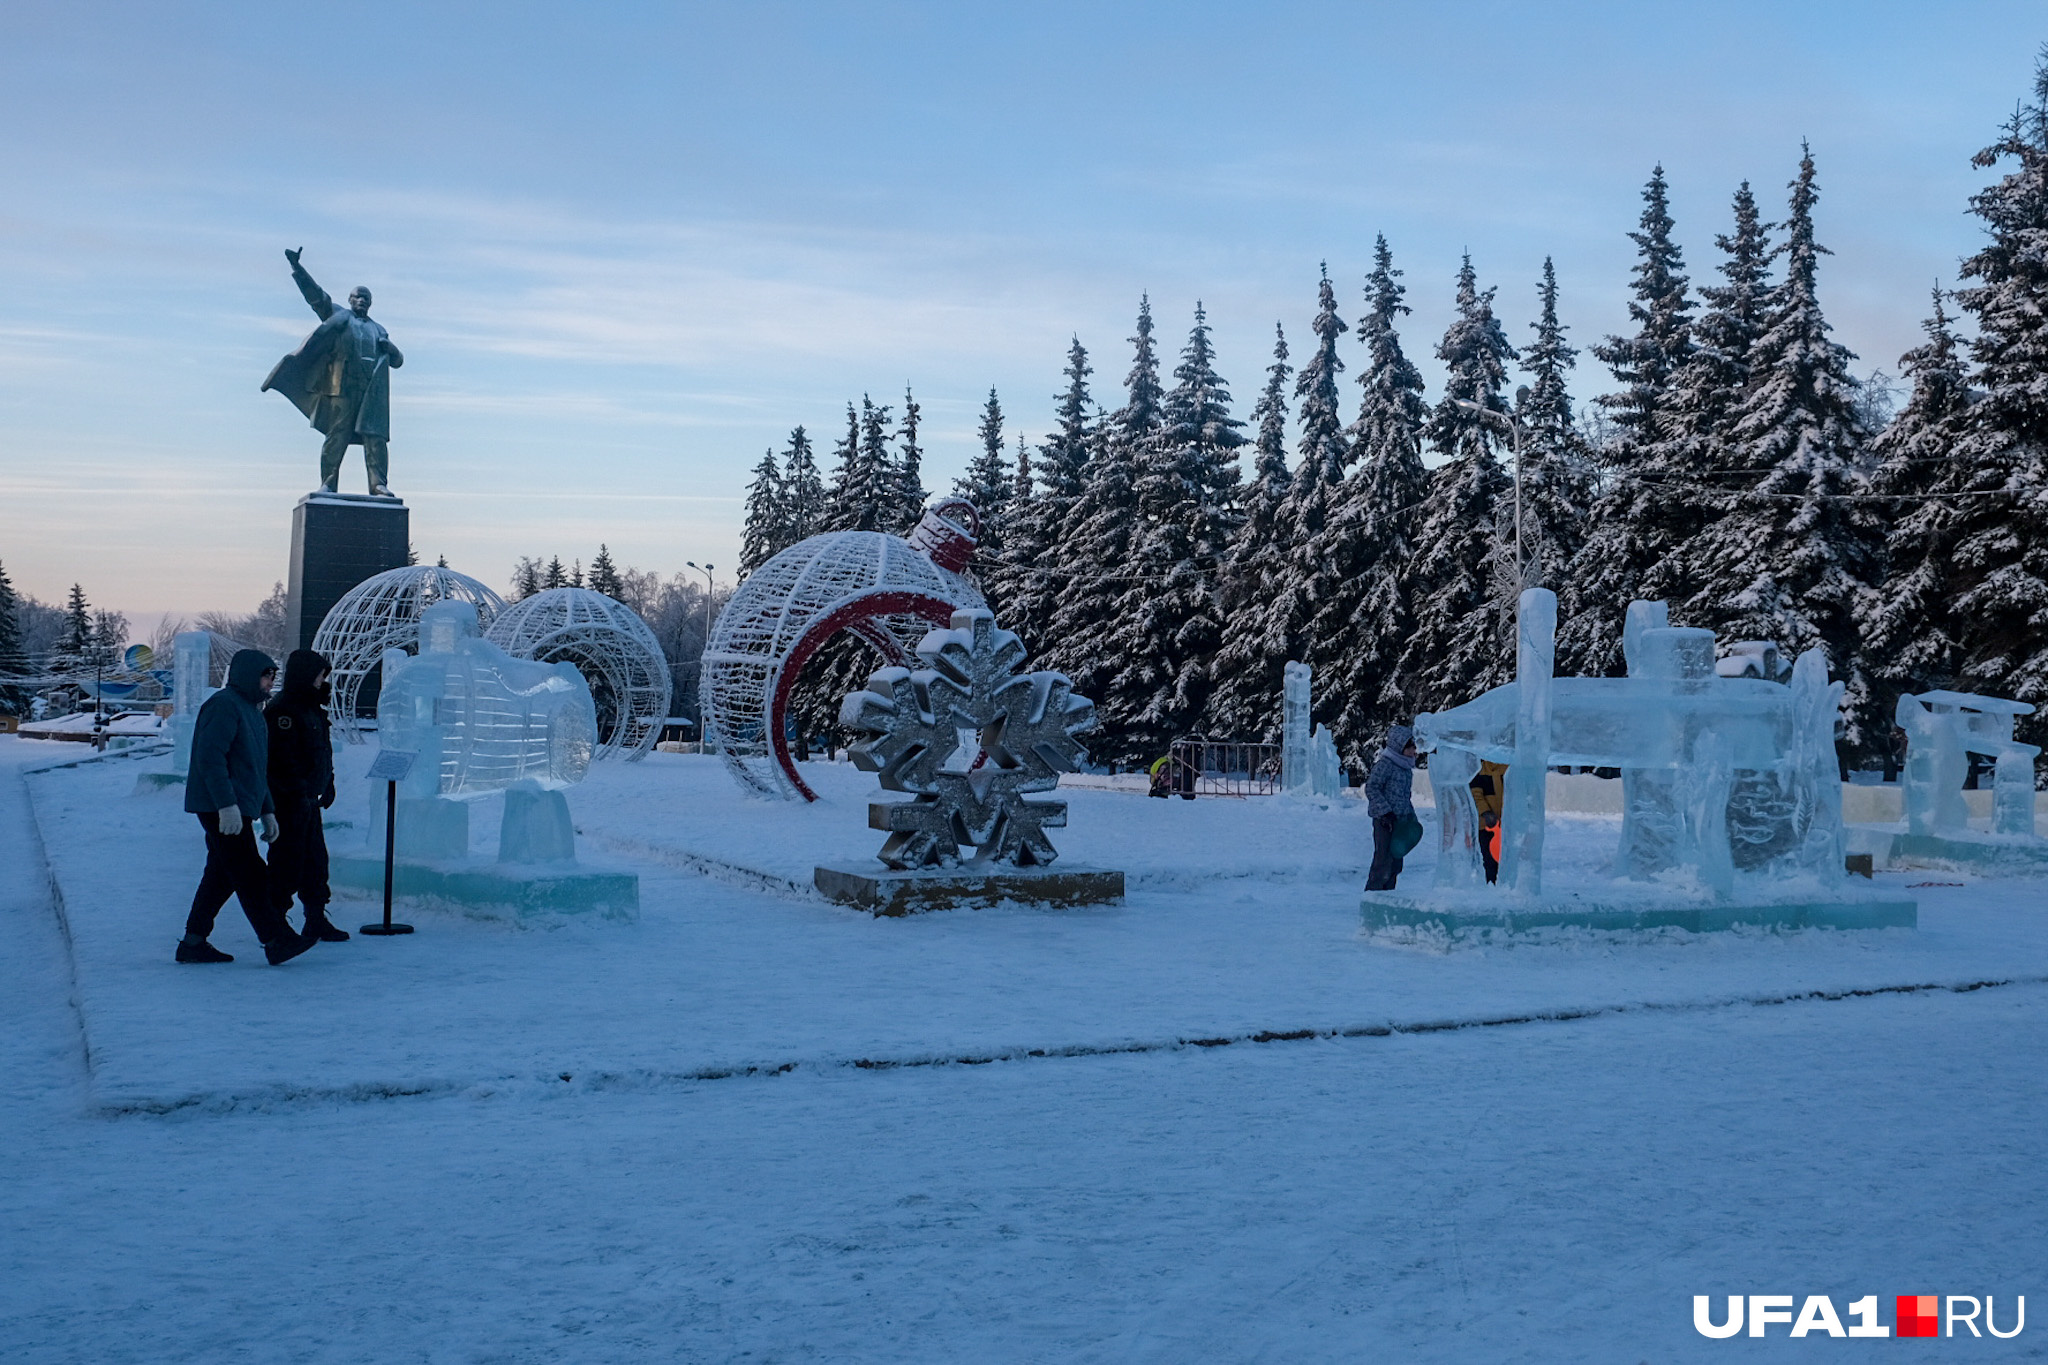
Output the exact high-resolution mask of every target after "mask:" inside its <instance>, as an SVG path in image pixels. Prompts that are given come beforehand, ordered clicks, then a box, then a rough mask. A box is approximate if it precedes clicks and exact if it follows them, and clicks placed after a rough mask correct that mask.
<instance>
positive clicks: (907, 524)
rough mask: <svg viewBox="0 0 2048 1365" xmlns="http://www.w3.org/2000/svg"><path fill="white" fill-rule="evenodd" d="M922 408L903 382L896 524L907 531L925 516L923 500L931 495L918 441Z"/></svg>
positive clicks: (922, 451) (903, 530) (898, 443)
mask: <svg viewBox="0 0 2048 1365" xmlns="http://www.w3.org/2000/svg"><path fill="white" fill-rule="evenodd" d="M921 412H923V409H922V408H920V407H919V406H918V405H917V400H916V399H915V398H912V397H911V396H910V385H908V384H905V385H904V386H903V422H902V424H901V425H900V426H898V427H897V428H896V461H895V464H896V481H897V493H896V498H897V504H896V506H897V510H896V518H895V521H896V524H895V528H894V529H896V530H897V531H898V532H899V533H903V534H908V533H909V532H910V530H911V529H912V528H913V527H915V526H916V525H917V523H918V522H919V521H920V520H922V519H923V517H924V500H925V499H926V498H927V497H929V496H930V494H929V493H928V492H927V491H926V489H925V486H924V447H923V446H921V445H919V444H918V443H917V420H918V416H919V414H920V413H921Z"/></svg>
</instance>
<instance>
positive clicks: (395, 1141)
mask: <svg viewBox="0 0 2048 1365" xmlns="http://www.w3.org/2000/svg"><path fill="white" fill-rule="evenodd" d="M108 766H115V765H108ZM21 790H22V789H21V786H20V785H19V783H18V781H17V780H16V778H15V777H14V775H13V774H12V773H8V772H4V771H0V867H4V868H5V869H7V871H6V873H5V874H4V877H0V925H4V927H5V931H6V937H7V941H8V942H9V944H10V945H11V947H12V949H13V952H12V953H11V958H12V964H11V967H10V973H9V975H10V981H11V983H12V985H13V989H10V990H9V991H6V992H0V1072H4V1074H5V1076H6V1078H7V1079H6V1081H5V1083H4V1087H0V1110H4V1112H0V1130H4V1131H6V1132H8V1133H9V1134H10V1136H11V1137H12V1139H13V1141H12V1142H11V1143H10V1147H11V1152H10V1157H9V1162H8V1167H7V1172H6V1175H5V1177H4V1179H0V1341H5V1342H6V1349H5V1351H4V1352H0V1354H4V1355H5V1356H6V1357H7V1358H8V1359H10V1360H12V1359H19V1360H23V1361H31V1362H44V1361H50V1362H55V1361H86V1360H90V1361H94V1362H109V1363H110V1365H111V1363H114V1362H126V1361H136V1362H143V1361H150V1362H154V1361H187V1360H189V1361H208V1362H211V1361H220V1360H233V1359H251V1360H270V1359H291V1360H296V1361H309V1362H328V1361H334V1362H344V1361H349V1362H352V1361H361V1360H380V1361H404V1360H418V1361H469V1360H503V1361H543V1360H564V1359H575V1360H663V1361H665V1360H687V1361H696V1360H704V1361H723V1360H731V1359H738V1358H750V1359H759V1360H797V1359H819V1360H930V1361H957V1360H968V1359H975V1360H1060V1361H1065V1360H1084V1361H1086V1360H1099V1361H1133V1360H1135V1361H1186V1360H1198V1359H1199V1360H1255V1359H1272V1360H1286V1361H1324V1360H1328V1361H1353V1360H1358V1359H1374V1358H1378V1359H1398V1360H1404V1361H1407V1360H1414V1361H1446V1362H1453V1361H1455V1362H1463V1361H1471V1360H1489V1361H1493V1360H1498V1361H1518V1360H1527V1361H1551V1360H1560V1361H1561V1360H1578V1359H1588V1358H1597V1359H1615V1360H1635V1359H1654V1360H1673V1359H1700V1360H1711V1359H1718V1358H1720V1357H1722V1356H1725V1355H1726V1354H1727V1351H1728V1349H1729V1347H1728V1345H1727V1344H1726V1343H1717V1342H1710V1341H1706V1340H1704V1339H1702V1338H1700V1337H1699V1336H1697V1335H1696V1334H1695V1333H1694V1332H1693V1330H1692V1326H1691V1296H1692V1295H1693V1294H1696V1293H1716V1294H1720V1293H1740V1292H1756V1293H1775V1292H1783V1293H1791V1294H1804V1293H1808V1292H1818V1293H1831V1294H1834V1295H1835V1296H1836V1300H1837V1302H1838V1303H1839V1302H1841V1301H1842V1299H1843V1298H1844V1297H1846V1296H1858V1295H1861V1294H1864V1293H1876V1294H1880V1295H1883V1294H1889V1293H1898V1292H1915V1291H1918V1290H1921V1289H1929V1290H1941V1291H1943V1292H1957V1293H1978V1294H1982V1293H1987V1292H1988V1293H1996V1294H1998V1295H2000V1296H2001V1301H2002V1302H2003V1303H2009V1302H2010V1296H2011V1295H2013V1294H2015V1293H2027V1292H2028V1290H2029V1289H2034V1290H2035V1292H2036V1293H2038V1292H2039V1290H2038V1288H2037V1286H2036V1285H2035V1284H2034V1283H2033V1282H2032V1281H2033V1280H2034V1279H2035V1278H2037V1276H2038V1268H2039V1266H2040V1265H2041V1264H2043V1263H2044V1259H2048V1258H2044V1255H2043V1252H2044V1250H2048V1247H2044V1240H2043V1234H2042V1232H2041V1229H2042V1227H2043V1226H2044V1225H2048V1178H2044V1175H2043V1163H2042V1162H2041V1160H2040V1156H2041V1138H2040V1133H2041V1130H2042V1119H2043V1117H2044V1112H2043V1104H2042V1100H2041V1095H2040V1090H2039V1081H2038V1078H2039V1076H2040V1075H2041V1074H2042V1071H2043V1067H2044V1065H2048V988H2044V987H2041V986H2038V985H2013V986H2005V987H1998V988H1991V989H1982V990H1976V991H1968V992H1963V993H1953V992H1950V991H1946V990H1943V991H1931V992H1922V993H1916V994H1910V995H1888V996H1876V997H1862V998H1850V999H1844V1000H1840V1001H1834V1002H1812V1003H1800V1004H1790V1005H1783V1006H1777V1007H1772V1008H1756V1007H1750V1006H1734V1007H1728V1008H1718V1009H1716V1008H1703V1009H1694V1010H1688V1011H1684V1012H1666V1011H1649V1012H1637V1013H1624V1014H1614V1015H1607V1016H1602V1017H1599V1018H1593V1019H1584V1020H1579V1021H1576V1022H1569V1023H1549V1024H1534V1025H1522V1026H1515V1027H1504V1028H1482V1029H1465V1030H1459V1031H1455V1032H1444V1033H1433V1034H1424V1035H1405V1036H1403V1035H1397V1036H1387V1037H1369V1038H1355V1039H1337V1040H1311V1041H1303V1042H1279V1043H1274V1044H1272V1045H1269V1046H1249V1047H1231V1048H1222V1049H1203V1048H1180V1049H1174V1050H1169V1051H1163V1052H1154V1053H1147V1054H1140V1055H1130V1056H1101V1057H1084V1058H1067V1059H1047V1060H1034V1061H1025V1062H1004V1063H997V1064H993V1065H987V1066H957V1065H956V1066H935V1067H929V1068H916V1069H904V1070H889V1071H880V1072H875V1071H867V1070H861V1069H857V1068H853V1067H847V1066H833V1067H818V1066H802V1067H798V1068H797V1069H796V1070H794V1071H792V1072H791V1073H789V1074H786V1075H781V1076H759V1077H750V1078H736V1079H727V1080H720V1081H710V1082H685V1081H674V1082H667V1083H661V1084H654V1085H651V1086H649V1087H648V1088H645V1089H641V1090H637V1091H636V1090H631V1089H601V1088H587V1087H585V1086H584V1085H582V1084H580V1083H579V1082H577V1081H576V1080H572V1081H570V1082H559V1081H557V1082H556V1083H555V1084H554V1085H553V1086H548V1085H544V1084H541V1083H540V1082H538V1081H529V1080H524V1079H521V1080H514V1081H511V1082H506V1083H492V1082H488V1081H486V1082H482V1083H472V1084H470V1085H468V1086H466V1087H464V1088H462V1089H460V1090H458V1091H455V1092H452V1093H447V1094H440V1095H435V1096H428V1097H419V1098H403V1099H390V1098H374V1099H363V1100H342V1099H336V1098H315V1099H304V1100H298V1101H269V1100H257V1101H253V1102H242V1103H237V1104H232V1105H223V1106H221V1107H219V1108H207V1107H199V1108H193V1109H186V1110H180V1111H177V1112H174V1113H171V1114H168V1115H154V1114H128V1115H126V1116H122V1117H113V1118H109V1117H102V1116H100V1115H101V1114H102V1113H103V1112H104V1111H102V1110H101V1109H99V1108H98V1100H97V1097H96V1096H95V1095H94V1094H93V1092H92V1091H90V1090H89V1089H88V1087H87V1085H86V1082H85V1076H86V1071H85V1066H84V1060H83V1056H82V1051H81V1047H80V1041H79V1030H78V1016H77V1014H76V1012H75V1011H74V1010H73V1008H72V1007H71V1004H70V1003H69V999H68V997H69V994H70V984H69V980H68V975H67V973H68V967H67V964H66V958H65V949H64V943H63V940H62V938H61V937H60V935H59V933H58V930H57V927H56V921H55V919H54V916H53V915H52V913H51V907H50V905H49V902H48V898H47V895H46V894H45V893H44V891H43V888H42V886H41V884H40V881H39V878H38V876H37V875H36V874H34V873H33V872H32V871H30V869H31V868H32V867H33V848H32V845H31V842H30V839H29V836H28V825H27V811H26V809H25V807H24V805H23V802H22V798H21ZM1134 799H1135V798H1134ZM1152 804H1153V805H1154V806H1157V805H1161V804H1163V803H1152ZM776 904H777V902H773V901H769V900H767V899H766V898H756V899H755V902H754V904H753V905H752V906H751V908H752V909H753V910H755V911H756V912H766V911H768V910H770V909H772V908H773V907H774V906H775V905H776ZM431 923H432V924H433V926H434V928H435V931H436V932H452V931H453V930H454V929H455V928H456V927H457V926H459V925H460V924H461V922H460V921H450V920H443V919H439V918H437V919H435V920H433V921H431ZM483 927H484V928H488V927H489V926H483ZM896 927H901V926H896ZM499 932H502V931H499ZM568 932H570V931H563V933H568ZM223 937H224V938H225V937H226V936H225V935H223ZM504 937H506V938H507V939H510V940H512V941H514V942H516V943H518V944H520V945H521V946H523V947H526V948H528V949H534V948H541V949H542V950H545V949H546V948H548V947H549V946H551V945H552V944H553V943H555V942H557V941H561V938H562V935H561V934H510V933H505V934H504ZM462 941H463V942H465V943H468V942H469V940H466V939H465V940H462ZM366 946H367V945H354V944H351V945H345V946H341V947H337V948H335V949H327V948H323V949H320V950H317V951H316V953H315V954H314V955H313V957H312V958H309V959H308V963H311V962H316V961H318V960H319V954H320V953H326V952H330V951H331V952H333V953H335V954H336V955H337V956H336V960H341V955H342V954H349V953H355V952H358V951H359V950H360V949H361V948H362V947H366ZM1775 946H1777V947H1779V948H1781V949H1782V948H1785V947H1787V946H1796V945H1788V944H1786V943H1784V942H1780V943H1778V944H1776V945H1775ZM155 947H156V943H155V939H154V938H152V939H150V940H148V941H147V942H146V943H138V949H137V950H138V952H141V950H142V949H143V948H149V949H154V948H155ZM1369 951H1371V952H1373V953H1378V952H1382V951H1384V950H1380V949H1370V950H1369ZM143 955H144V956H150V955H151V954H149V953H144V954H143ZM1395 956H1397V957H1400V958H1403V959H1404V960H1405V959H1406V958H1407V957H1409V956H1411V955H1406V954H1396V955H1395ZM1413 956H1415V957H1416V959H1417V960H1418V961H1422V962H1425V963H1437V964H1441V963H1443V962H1446V961H1450V960H1454V959H1456V958H1457V957H1458V956H1459V955H1455V954H1454V955H1452V958H1450V959H1446V958H1424V957H1421V956H1420V955H1413ZM1471 957H1472V960H1473V961H1475V962H1476V961H1482V960H1485V955H1483V954H1473V955H1471ZM1494 960H1495V961H1496V963H1498V961H1499V958H1498V957H1496V958H1495V959H1494ZM1556 960H1562V959H1561V958H1556V957H1555V956H1553V962H1554V961H1556ZM297 965H299V964H294V967H296V966H297ZM776 965H778V964H772V963H771V964H770V966H776ZM243 968H244V964H242V963H237V964H235V966H234V967H231V968H225V969H222V970H223V971H225V972H231V973H243ZM293 971H294V968H293V967H287V968H282V969H278V970H276V971H271V970H269V969H265V968H261V967H253V966H252V967H248V968H247V971H246V973H245V975H247V976H248V977H249V978H250V979H251V980H252V981H254V982H256V983H268V984H267V986H266V987H265V988H267V989H269V990H270V991H271V992H272V993H273V994H272V997H271V999H272V1003H273V1009H274V1013H273V1018H274V1019H275V1020H276V1022H277V1025H278V1026H279V1027H285V1026H288V1025H290V1023H291V1021H290V1019H289V1018H288V1017H287V1016H288V1015H289V1013H290V1011H289V1010H288V1009H283V1008H276V1005H277V1002H279V1001H282V1000H286V999H287V997H285V996H282V995H279V994H278V992H280V991H282V990H288V989H294V987H292V986H290V985H289V983H290V982H292V981H296V980H298V978H297V977H295V976H294V975H293ZM304 975H305V976H306V977H307V978H308V979H312V978H311V974H310V973H308V974H304ZM362 975H365V976H367V975H369V973H367V972H364V973H362ZM216 989H219V990H227V989H229V987H227V986H219V987H216ZM157 1003H158V1005H159V1007H160V1008H163V1007H165V1006H167V1005H169V1004H172V1003H175V1001H174V1000H173V999H172V998H171V997H166V996H163V995H161V994H159V996H158V997H157ZM220 1022H222V1021H219V1020H216V1021H212V1022H205V1021H195V1020H193V1019H189V1018H183V1019H181V1018H179V1017H177V1016H176V1015H174V1014H170V1013H164V1014H161V1015H160V1016H159V1020H158V1023H159V1027H160V1031H161V1032H162V1033H163V1034H165V1035H166V1037H167V1038H168V1039H170V1040H172V1041H176V1040H179V1039H182V1040H183V1041H184V1042H185V1043H186V1044H187V1045H188V1046H189V1047H191V1048H192V1049H195V1050H203V1049H205V1048H208V1047H211V1046H214V1045H216V1044H222V1043H225V1044H228V1045H232V1044H233V1043H235V1042H236V1041H242V1042H250V1041H252V1040H251V1039H248V1038H241V1039H239V1040H237V1039H234V1038H230V1039H220V1038H210V1037H207V1036H206V1032H207V1030H208V1029H209V1028H210V1027H213V1026H214V1025H215V1024H217V1023H220ZM228 1022H232V1021H228ZM300 1046H301V1047H302V1051H301V1052H300V1055H299V1057H298V1060H299V1062H300V1063H301V1070H302V1071H303V1072H304V1073H305V1074H327V1073H332V1072H334V1071H335V1070H337V1069H338V1068H344V1067H345V1066H346V1064H347V1062H348V1059H349V1058H350V1057H351V1056H352V1055H354V1054H355V1053H356V1052H357V1051H358V1050H359V1048H360V1047H361V1041H360V1040H359V1039H357V1038H355V1037H352V1036H350V1034H349V1033H348V1032H347V1031H346V1030H345V1029H343V1028H340V1027H336V1026H334V1025H332V1024H331V1023H329V1024H327V1025H326V1026H325V1028H324V1031H323V1030H318V1029H316V1030H314V1031H313V1032H312V1033H311V1034H309V1035H308V1036H307V1037H306V1038H305V1039H304V1041H303V1042H302V1043H301V1044H300ZM2043 1339H2044V1338H2042V1337H2040V1336H2039V1334H2038V1329H2035V1330H2030V1331H2029V1332H2028V1333H2026V1334H2023V1335H2022V1336H2021V1337H2019V1338H2018V1339H2016V1340H2014V1341H2012V1342H2005V1343H2000V1342H1991V1341H1983V1342H1978V1343H1973V1345H1974V1347H1975V1348H1976V1349H1977V1351H1978V1352H1979V1353H1982V1354H1986V1355H1987V1356H1991V1357H1996V1358H2028V1357H2035V1358H2038V1355H2039V1354H2040V1352H2039V1349H2038V1348H2039V1346H2040V1343H2041V1341H2042V1340H2043ZM1811 1349H1812V1348H1810V1347H1808V1346H1807V1344H1806V1343H1804V1342H1801V1343H1791V1342H1788V1341H1786V1340H1784V1339H1783V1338H1782V1336H1779V1337H1777V1339H1775V1340H1772V1341H1768V1342H1751V1343H1749V1345H1748V1346H1747V1347H1746V1348H1745V1350H1746V1351H1747V1352H1750V1353H1757V1352H1761V1353H1762V1354H1763V1355H1764V1356H1766V1357H1768V1358H1781V1357H1782V1358H1787V1359H1789V1358H1793V1357H1794V1356H1796V1355H1800V1354H1801V1353H1802V1352H1803V1353H1804V1354H1809V1355H1810V1354H1811Z"/></svg>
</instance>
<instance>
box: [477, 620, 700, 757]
mask: <svg viewBox="0 0 2048 1365" xmlns="http://www.w3.org/2000/svg"><path fill="white" fill-rule="evenodd" d="M484 638H485V639H486V640H489V641H490V642H491V643H492V644H494V645H496V646H498V648H500V649H502V650H504V651H505V652H506V653H507V654H510V655H511V656H512V657H513V658H515V659H532V660H533V661H535V662H536V663H544V664H551V663H570V664H574V665H575V666H576V671H577V672H579V673H581V674H582V675H583V677H584V679H585V680H586V681H588V682H589V684H590V694H591V697H592V699H593V701H594V702H595V703H596V706H597V733H598V745H597V752H596V755H595V756H596V757H597V758H599V759H605V758H610V757H611V756H612V755H614V754H624V755H626V761H627V762H628V763H633V762H637V761H639V760H640V759H643V758H645V757H647V755H648V753H649V752H651V751H652V750H653V748H654V742H655V740H657V739H659V738H660V737H661V727H662V724H663V722H665V721H666V720H667V719H668V705H669V690H670V686H671V684H672V682H673V679H672V677H671V675H670V673H669V667H668V657H667V656H666V655H665V654H663V653H662V650H661V641H660V640H658V639H656V638H655V635H654V632H653V630H651V629H650V628H649V627H648V625H647V622H645V621H644V620H642V619H641V618H640V613H638V612H636V611H634V610H633V609H632V608H631V607H629V606H627V605H626V604H625V603H624V602H621V601H619V600H618V599H617V598H614V597H608V596H606V595H605V594H604V593H601V592H598V591H596V590H595V589H592V588H548V589H546V590H545V591H542V592H537V593H534V594H532V595H531V596H529V597H522V598H520V599H519V600H518V601H516V602H514V603H512V604H511V605H510V606H508V607H506V608H505V609H504V610H503V611H501V612H499V613H498V615H497V616H496V617H495V618H493V619H492V621H491V624H490V627H489V629H487V630H485V631H484Z"/></svg>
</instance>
